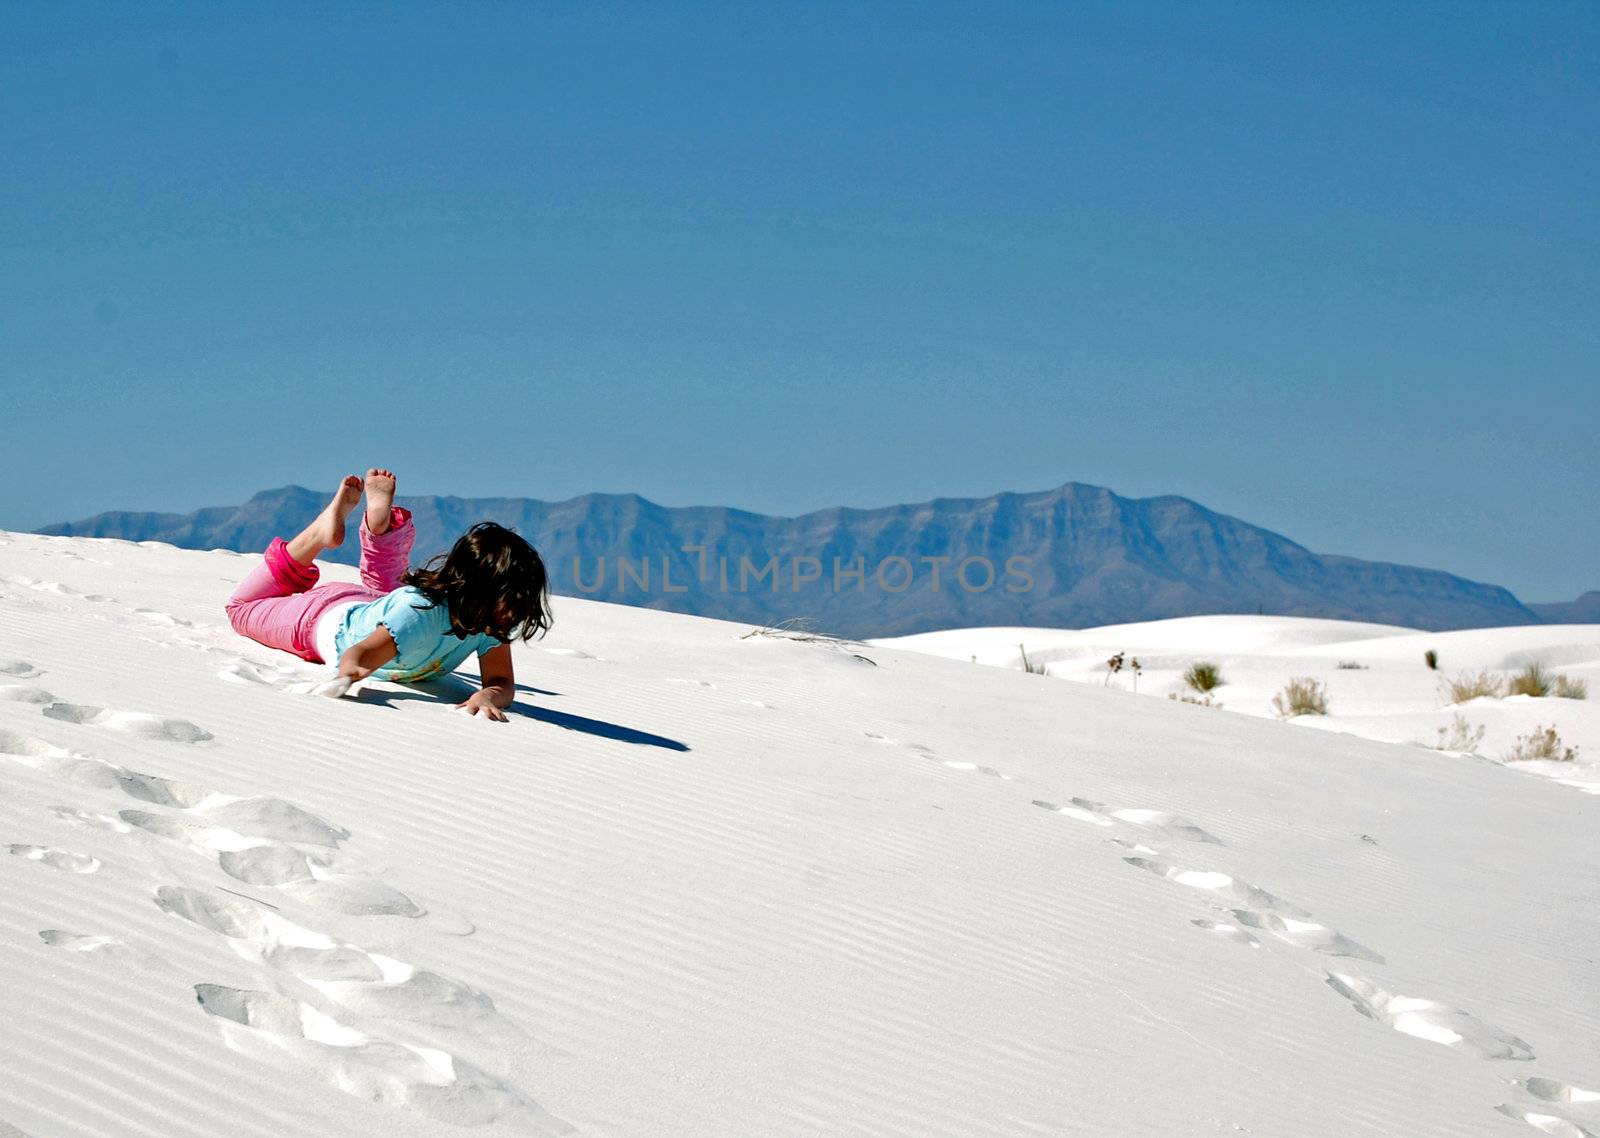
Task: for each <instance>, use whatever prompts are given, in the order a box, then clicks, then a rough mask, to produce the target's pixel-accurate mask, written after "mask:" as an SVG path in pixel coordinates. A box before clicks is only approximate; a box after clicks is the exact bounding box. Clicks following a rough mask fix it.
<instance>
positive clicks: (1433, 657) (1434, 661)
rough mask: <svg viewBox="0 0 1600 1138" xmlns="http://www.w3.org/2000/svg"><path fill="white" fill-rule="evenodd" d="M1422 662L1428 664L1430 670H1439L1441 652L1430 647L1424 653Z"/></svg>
mask: <svg viewBox="0 0 1600 1138" xmlns="http://www.w3.org/2000/svg"><path fill="white" fill-rule="evenodd" d="M1422 662H1423V663H1424V664H1426V665H1428V671H1430V672H1437V671H1438V670H1439V653H1437V652H1435V651H1434V650H1433V649H1432V648H1429V649H1428V650H1427V651H1426V652H1424V653H1423V654H1422Z"/></svg>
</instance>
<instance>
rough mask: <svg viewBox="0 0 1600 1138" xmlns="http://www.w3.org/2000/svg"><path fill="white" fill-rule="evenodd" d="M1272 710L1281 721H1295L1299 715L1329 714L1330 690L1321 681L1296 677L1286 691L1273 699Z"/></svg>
mask: <svg viewBox="0 0 1600 1138" xmlns="http://www.w3.org/2000/svg"><path fill="white" fill-rule="evenodd" d="M1272 710H1273V711H1275V712H1277V713H1278V718H1279V719H1293V718H1294V717H1295V716H1297V715H1326V714H1328V689H1327V688H1326V687H1325V686H1323V683H1322V681H1321V680H1315V679H1312V678H1311V677H1310V676H1295V677H1294V678H1293V679H1292V680H1290V681H1289V682H1288V684H1287V685H1285V687H1284V689H1283V690H1282V691H1281V692H1279V693H1278V694H1277V695H1275V696H1273V697H1272Z"/></svg>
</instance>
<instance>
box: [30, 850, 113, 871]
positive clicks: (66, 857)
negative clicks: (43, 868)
mask: <svg viewBox="0 0 1600 1138" xmlns="http://www.w3.org/2000/svg"><path fill="white" fill-rule="evenodd" d="M6 848H7V849H8V850H9V851H10V852H11V853H12V854H14V855H15V856H17V857H24V858H27V859H28V860H29V861H36V862H38V863H39V864H40V865H48V866H49V867H50V868H51V869H60V870H64V871H65V872H67V873H94V872H96V871H98V870H99V869H100V867H101V866H102V865H103V864H104V863H103V862H102V861H101V860H100V859H99V858H97V857H90V856H89V855H88V854H81V853H73V852H71V851H70V850H58V849H56V848H54V847H53V846H29V845H21V844H15V845H10V846H7V847H6Z"/></svg>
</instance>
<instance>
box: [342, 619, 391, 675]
mask: <svg viewBox="0 0 1600 1138" xmlns="http://www.w3.org/2000/svg"><path fill="white" fill-rule="evenodd" d="M399 651H400V650H399V649H398V648H396V647H395V645H394V637H392V636H390V635H389V630H388V629H387V628H385V627H383V625H381V624H380V625H378V627H377V628H375V629H373V630H372V635H371V636H369V637H367V638H366V639H365V640H363V641H362V642H361V643H360V644H352V645H350V647H348V648H346V649H345V650H344V655H342V656H340V657H339V675H341V676H343V677H345V678H346V679H348V680H350V682H352V683H354V682H355V681H356V680H364V679H366V678H367V677H368V676H370V675H372V673H373V672H375V671H377V670H378V669H379V668H381V667H383V666H384V665H385V664H387V663H388V662H389V661H390V660H393V659H394V658H395V656H396V655H397V654H398V653H399Z"/></svg>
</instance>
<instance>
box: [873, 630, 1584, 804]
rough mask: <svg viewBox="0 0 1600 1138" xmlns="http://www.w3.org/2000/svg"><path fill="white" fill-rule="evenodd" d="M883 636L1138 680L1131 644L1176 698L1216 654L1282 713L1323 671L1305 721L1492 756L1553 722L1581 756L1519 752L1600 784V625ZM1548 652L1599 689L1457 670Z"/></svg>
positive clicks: (1146, 674)
mask: <svg viewBox="0 0 1600 1138" xmlns="http://www.w3.org/2000/svg"><path fill="white" fill-rule="evenodd" d="M873 643H875V644H877V645H881V646H885V647H894V648H909V649H912V650H915V651H918V652H927V653H930V654H932V655H936V656H943V657H946V658H949V659H953V660H966V661H969V662H970V661H974V660H975V661H976V662H978V663H980V664H989V665H993V666H996V667H1002V668H1013V669H1019V668H1020V667H1021V653H1022V651H1023V650H1024V649H1025V650H1026V652H1027V656H1028V660H1029V662H1030V663H1031V664H1032V665H1033V666H1034V667H1035V668H1039V667H1043V668H1044V670H1045V672H1046V674H1047V675H1049V676H1050V677H1052V678H1057V679H1066V680H1075V681H1078V682H1080V683H1088V684H1093V685H1095V686H1099V687H1107V686H1109V687H1116V688H1120V689H1124V690H1133V688H1134V685H1135V679H1134V675H1133V672H1132V670H1131V668H1129V667H1124V669H1123V670H1122V671H1121V672H1118V673H1116V674H1114V675H1111V676H1110V677H1109V678H1108V676H1107V667H1106V662H1107V661H1108V660H1109V659H1110V658H1111V657H1112V656H1113V655H1115V654H1116V653H1118V652H1121V653H1124V655H1125V658H1126V659H1128V660H1131V659H1133V658H1135V657H1137V658H1138V660H1139V662H1140V664H1141V665H1142V669H1143V670H1142V672H1141V674H1140V675H1139V676H1138V679H1137V690H1138V692H1139V694H1141V695H1151V696H1156V697H1158V698H1162V699H1165V698H1167V697H1168V696H1170V695H1179V696H1187V697H1190V698H1196V699H1198V698H1201V696H1200V693H1198V692H1196V691H1194V690H1193V689H1192V688H1190V687H1189V686H1187V685H1186V684H1185V682H1184V671H1185V669H1187V668H1188V667H1189V666H1190V665H1191V664H1193V663H1195V662H1197V661H1208V662H1210V663H1213V664H1216V665H1217V666H1218V667H1219V668H1220V670H1221V673H1222V678H1223V681H1224V683H1223V686H1221V687H1219V688H1217V689H1215V690H1214V691H1212V692H1211V693H1210V696H1211V699H1212V701H1213V703H1215V704H1220V705H1221V707H1222V708H1223V710H1225V711H1229V712H1237V713H1239V714H1243V715H1255V716H1269V717H1274V718H1276V712H1275V710H1274V708H1273V705H1272V699H1273V696H1275V695H1276V694H1278V693H1279V692H1281V691H1282V690H1283V689H1284V687H1285V685H1286V684H1288V683H1289V682H1290V680H1292V679H1295V678H1297V677H1311V678H1313V679H1315V680H1316V681H1318V682H1319V683H1321V684H1322V685H1323V687H1324V690H1325V691H1326V693H1327V702H1328V712H1329V713H1328V714H1327V715H1304V716H1299V717H1296V718H1294V719H1292V720H1290V722H1292V723H1294V724H1296V725H1297V726H1303V727H1311V728H1317V729H1321V730H1325V731H1335V732H1347V733H1349V734H1353V735H1361V736H1363V737H1365V738H1368V739H1377V740H1382V741H1385V742H1390V743H1402V744H1419V745H1422V746H1428V747H1441V746H1443V747H1445V748H1447V749H1451V750H1455V751H1467V750H1470V751H1471V752H1472V753H1475V754H1477V755H1480V756H1482V757H1485V758H1491V759H1502V758H1504V756H1506V755H1507V754H1508V753H1510V752H1512V750H1513V748H1514V747H1515V746H1516V743H1517V740H1518V739H1520V738H1526V737H1527V736H1529V735H1531V734H1533V733H1534V732H1536V731H1538V730H1540V729H1542V728H1549V727H1553V728H1555V730H1556V733H1557V735H1558V736H1559V737H1560V739H1561V742H1562V745H1563V749H1564V748H1565V747H1567V746H1572V747H1576V748H1577V759H1576V761H1572V762H1565V761H1550V760H1536V761H1533V762H1518V763H1516V764H1515V769H1516V770H1518V771H1520V772H1522V773H1525V774H1536V775H1542V776H1545V777H1548V778H1552V779H1555V780H1557V781H1559V782H1561V783H1563V784H1565V785H1568V786H1572V787H1574V788H1576V789H1579V790H1583V791H1586V792H1587V793H1590V794H1600V625H1594V624H1577V625H1574V624H1567V625H1537V626H1533V627H1525V628H1476V629H1465V630H1461V631H1456V632H1419V631H1417V630H1415V629H1409V628H1397V627H1395V626H1393V625H1383V624H1362V623H1358V622H1355V621H1343V620H1320V619H1314V618H1309V617H1292V616H1243V615H1241V616H1194V617H1183V618H1179V619H1175V620H1154V621H1148V622H1145V623H1142V624H1121V625H1107V626H1105V627H1102V628H1085V629H1050V628H965V629H952V630H950V631H947V632H928V633H922V634H920V635H917V636H902V637H895V638H893V639H886V640H879V641H874V642H873ZM1430 650H1431V651H1433V652H1435V653H1436V654H1437V658H1438V662H1439V667H1438V670H1437V671H1435V670H1431V669H1429V667H1428V665H1427V663H1426V661H1425V659H1424V654H1425V653H1426V652H1428V651H1430ZM1534 663H1537V664H1541V665H1543V666H1544V667H1545V669H1546V671H1547V672H1548V673H1549V674H1550V675H1551V676H1552V677H1554V676H1556V675H1561V676H1565V677H1567V678H1568V679H1569V681H1577V682H1581V683H1583V684H1584V685H1585V686H1586V687H1587V689H1588V692H1589V694H1590V696H1591V697H1592V698H1589V699H1562V698H1557V697H1555V696H1546V697H1542V698H1536V697H1533V696H1527V695H1514V696H1508V697H1504V698H1493V697H1481V698H1478V699H1475V700H1472V701H1470V702H1467V703H1454V702H1452V700H1451V695H1450V693H1449V691H1448V685H1449V682H1450V681H1451V680H1453V679H1456V678H1458V677H1460V676H1462V675H1463V674H1472V675H1476V674H1478V673H1480V672H1484V671H1487V672H1488V673H1489V675H1490V676H1491V677H1492V678H1499V679H1500V680H1502V681H1505V680H1509V679H1510V678H1511V677H1512V676H1514V675H1516V674H1517V673H1518V672H1520V671H1521V670H1522V669H1523V668H1525V667H1527V666H1528V665H1529V664H1534ZM1341 665H1344V666H1343V667H1341ZM1458 717H1459V720H1460V723H1461V729H1460V730H1457V720H1458ZM1479 728H1481V729H1482V730H1481V733H1480V732H1479V731H1478V729H1479ZM1441 732H1442V734H1441ZM1474 739H1475V740H1476V743H1475V745H1473V746H1470V747H1469V746H1467V744H1469V743H1472V742H1473V740H1474Z"/></svg>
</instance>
